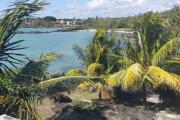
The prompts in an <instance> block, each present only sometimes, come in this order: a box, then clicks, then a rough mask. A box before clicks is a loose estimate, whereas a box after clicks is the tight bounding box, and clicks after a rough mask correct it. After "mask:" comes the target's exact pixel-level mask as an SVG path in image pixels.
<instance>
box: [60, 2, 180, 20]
mask: <svg viewBox="0 0 180 120" xmlns="http://www.w3.org/2000/svg"><path fill="white" fill-rule="evenodd" d="M74 1H76V2H73V3H71V4H70V5H68V6H67V7H66V9H63V10H61V12H60V17H70V18H72V17H77V18H87V17H95V16H100V17H124V16H132V15H137V14H139V13H144V12H147V11H164V10H168V9H170V8H172V7H173V6H174V5H175V4H179V3H180V0H88V2H86V3H85V4H83V5H80V4H78V2H77V0H74Z"/></svg>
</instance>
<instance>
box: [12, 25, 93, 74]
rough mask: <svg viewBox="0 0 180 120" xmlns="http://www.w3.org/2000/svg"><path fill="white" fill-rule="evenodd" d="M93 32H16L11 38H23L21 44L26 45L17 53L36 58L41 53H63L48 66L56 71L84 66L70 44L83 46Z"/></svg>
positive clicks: (30, 29)
mask: <svg viewBox="0 0 180 120" xmlns="http://www.w3.org/2000/svg"><path fill="white" fill-rule="evenodd" d="M22 30H23V31H27V32H29V31H33V30H34V31H54V30H55V29H54V28H48V29H47V28H41V29H40V28H38V29H34V28H25V29H24V28H23V29H21V31H22ZM94 34H95V33H93V32H52V33H43V34H17V35H15V37H14V38H13V41H16V40H25V41H24V42H23V43H21V45H22V46H23V47H28V48H26V49H23V50H19V51H18V53H23V54H25V55H26V56H27V57H30V58H34V59H35V58H37V57H39V56H40V55H41V54H42V53H43V54H45V53H49V52H58V53H63V57H62V58H61V59H60V60H57V61H55V62H52V63H51V65H50V67H49V72H51V73H58V72H64V71H67V70H69V69H72V68H84V66H83V65H82V64H81V61H80V60H79V59H78V57H77V56H76V55H75V53H74V51H73V49H72V46H73V45H74V44H76V45H80V46H81V47H85V46H86V45H87V44H89V43H90V41H91V40H92V38H93V36H94Z"/></svg>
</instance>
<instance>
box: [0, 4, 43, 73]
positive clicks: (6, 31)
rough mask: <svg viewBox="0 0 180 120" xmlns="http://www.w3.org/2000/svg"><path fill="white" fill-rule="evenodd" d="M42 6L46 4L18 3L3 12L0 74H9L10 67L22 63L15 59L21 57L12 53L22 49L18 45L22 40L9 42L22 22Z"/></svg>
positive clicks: (0, 24)
mask: <svg viewBox="0 0 180 120" xmlns="http://www.w3.org/2000/svg"><path fill="white" fill-rule="evenodd" d="M44 5H46V3H45V2H42V1H39V0H35V1H34V2H33V3H27V1H25V2H18V3H14V4H13V5H12V6H11V7H12V8H10V9H7V10H5V11H4V18H3V19H2V20H1V21H0V71H1V72H2V73H5V72H7V73H9V71H11V70H10V66H11V67H16V65H17V64H21V63H22V60H18V59H16V57H17V56H22V55H21V54H14V53H13V52H14V51H16V50H20V49H24V47H21V46H20V45H19V43H21V42H22V40H19V41H15V42H12V41H10V40H11V38H12V37H14V35H15V34H16V31H17V29H18V28H19V27H20V25H21V23H22V22H23V20H24V19H25V18H27V17H29V16H30V15H31V14H32V13H34V12H37V11H39V10H41V9H42V7H43V6H44ZM10 51H11V52H10ZM7 64H8V65H7Z"/></svg>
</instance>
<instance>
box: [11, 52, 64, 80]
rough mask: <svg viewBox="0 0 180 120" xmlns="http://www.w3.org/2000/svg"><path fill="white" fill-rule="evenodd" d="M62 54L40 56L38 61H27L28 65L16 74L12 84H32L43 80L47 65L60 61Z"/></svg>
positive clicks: (52, 53)
mask: <svg viewBox="0 0 180 120" xmlns="http://www.w3.org/2000/svg"><path fill="white" fill-rule="evenodd" d="M61 56H62V54H57V53H54V52H51V53H48V54H45V55H43V54H42V55H41V56H40V57H39V58H38V59H36V60H33V59H28V63H27V64H26V65H25V66H24V67H23V68H22V69H21V70H20V72H19V73H17V74H16V76H15V78H14V82H16V83H19V84H34V83H39V82H41V81H42V80H45V78H46V75H47V70H48V66H49V63H50V62H52V61H54V60H56V59H60V58H61Z"/></svg>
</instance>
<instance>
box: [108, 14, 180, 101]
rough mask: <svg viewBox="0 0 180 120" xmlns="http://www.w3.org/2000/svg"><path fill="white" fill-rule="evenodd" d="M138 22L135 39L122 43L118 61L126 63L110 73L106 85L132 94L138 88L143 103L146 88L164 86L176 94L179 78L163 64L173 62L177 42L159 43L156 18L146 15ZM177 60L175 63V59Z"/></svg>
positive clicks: (178, 46)
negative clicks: (124, 47)
mask: <svg viewBox="0 0 180 120" xmlns="http://www.w3.org/2000/svg"><path fill="white" fill-rule="evenodd" d="M142 20H143V21H142V24H143V26H138V28H137V29H136V32H135V33H134V34H135V36H136V38H137V39H135V42H129V41H126V52H125V54H124V55H123V56H122V58H121V60H120V61H126V62H121V64H123V65H124V66H125V67H123V68H121V69H120V71H119V72H117V73H115V74H113V75H112V76H111V77H110V78H109V83H110V85H112V86H121V87H122V88H125V89H130V90H133V91H137V90H140V89H142V90H143V93H144V102H145V101H146V88H147V87H150V88H151V87H153V88H157V87H160V86H167V87H169V88H170V89H173V90H175V91H179V88H180V81H179V79H178V78H177V77H175V76H174V74H172V73H170V72H169V71H168V69H166V68H165V67H164V66H166V62H169V61H172V62H175V61H173V56H174V55H176V54H177V51H179V49H180V39H179V38H174V39H171V40H169V41H168V42H166V43H165V44H159V43H160V42H161V41H159V38H160V36H161V33H162V28H163V22H162V19H161V18H160V16H159V15H158V14H153V13H148V14H146V15H145V16H144V18H143V19H142ZM178 57H179V56H178ZM177 61H178V62H179V58H178V59H177ZM177 61H176V62H177ZM177 76H178V75H177Z"/></svg>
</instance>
